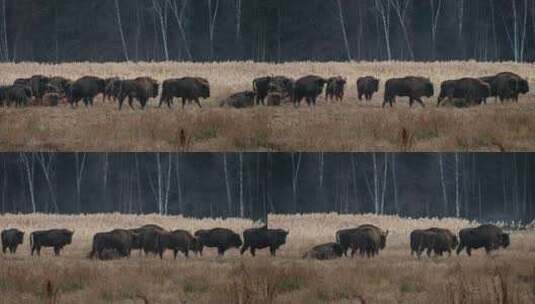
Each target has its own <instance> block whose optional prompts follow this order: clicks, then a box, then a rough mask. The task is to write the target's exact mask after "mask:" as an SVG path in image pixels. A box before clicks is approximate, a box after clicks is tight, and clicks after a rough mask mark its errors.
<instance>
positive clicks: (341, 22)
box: [336, 0, 351, 61]
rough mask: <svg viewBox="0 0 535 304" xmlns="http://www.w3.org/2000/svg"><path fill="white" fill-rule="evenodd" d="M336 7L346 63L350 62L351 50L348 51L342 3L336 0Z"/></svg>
mask: <svg viewBox="0 0 535 304" xmlns="http://www.w3.org/2000/svg"><path fill="white" fill-rule="evenodd" d="M336 6H337V7H338V20H339V21H340V29H341V30H342V37H343V38H344V45H345V50H346V56H347V61H351V50H350V49H349V42H348V40H347V33H346V25H345V22H344V13H343V8H342V3H341V2H340V0H336Z"/></svg>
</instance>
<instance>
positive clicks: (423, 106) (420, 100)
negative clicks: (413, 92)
mask: <svg viewBox="0 0 535 304" xmlns="http://www.w3.org/2000/svg"><path fill="white" fill-rule="evenodd" d="M415 100H416V101H417V102H418V103H420V105H421V106H422V108H425V104H424V102H423V101H422V99H421V98H415Z"/></svg>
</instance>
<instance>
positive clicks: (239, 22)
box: [236, 0, 241, 41]
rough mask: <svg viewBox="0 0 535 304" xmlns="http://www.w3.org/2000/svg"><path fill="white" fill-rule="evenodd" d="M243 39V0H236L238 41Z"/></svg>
mask: <svg viewBox="0 0 535 304" xmlns="http://www.w3.org/2000/svg"><path fill="white" fill-rule="evenodd" d="M240 40H241V0H236V41H240Z"/></svg>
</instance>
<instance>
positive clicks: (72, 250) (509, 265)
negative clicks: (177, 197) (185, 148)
mask: <svg viewBox="0 0 535 304" xmlns="http://www.w3.org/2000/svg"><path fill="white" fill-rule="evenodd" d="M269 221H270V226H271V227H274V228H275V227H280V228H284V229H289V230H290V234H289V237H288V242H287V244H286V245H285V246H283V247H282V248H281V250H279V251H278V256H277V257H275V258H271V257H269V256H268V252H266V251H265V250H261V251H260V252H259V253H258V254H257V257H256V258H252V257H251V256H249V255H245V256H243V257H239V253H238V250H235V249H232V250H230V251H229V252H227V255H226V256H225V257H223V258H218V257H216V256H215V252H214V251H213V249H207V250H206V254H205V256H203V257H191V258H189V259H185V258H183V257H182V256H180V257H179V258H178V259H177V260H176V261H174V260H172V257H171V256H170V255H169V252H168V255H167V256H165V257H164V260H163V261H162V260H160V259H158V258H153V257H142V256H138V254H137V252H134V253H133V255H132V257H131V258H130V259H123V260H115V261H104V262H100V261H91V260H88V259H86V258H85V255H86V254H87V253H88V251H89V249H90V246H91V237H92V235H93V234H94V233H95V232H97V231H105V230H110V229H112V228H116V227H136V226H139V225H141V224H146V223H155V224H159V225H161V226H163V227H164V228H168V229H171V228H183V229H188V230H191V231H193V230H196V229H199V228H201V227H202V228H209V227H215V226H223V227H228V228H231V229H233V230H235V231H240V232H241V231H242V230H243V229H245V228H248V227H250V225H251V223H250V222H249V221H246V220H240V219H227V220H211V219H204V220H195V219H187V218H182V217H171V216H168V217H161V216H157V215H146V216H135V215H119V214H98V215H87V216H59V215H58V216H55V215H4V216H0V227H2V228H5V227H17V228H20V229H23V230H25V231H27V234H26V239H25V243H24V244H23V246H22V247H20V248H19V251H18V253H17V254H16V255H15V256H7V255H0V294H1V295H2V296H1V297H0V303H36V302H40V303H361V300H364V301H365V303H430V302H433V303H437V304H438V303H533V302H534V301H535V268H534V266H533V265H535V233H534V232H527V231H524V232H515V233H513V235H512V240H511V241H512V246H511V247H510V248H508V249H507V250H505V251H500V252H497V253H496V254H494V255H493V256H491V257H489V256H486V255H484V253H483V252H477V253H476V254H475V255H474V256H473V257H471V258H469V257H467V256H466V255H462V256H459V257H457V256H452V257H451V258H432V259H428V258H422V259H421V260H418V259H417V258H415V257H411V256H410V255H409V247H408V234H409V233H410V231H411V230H413V229H416V228H426V227H429V226H440V227H445V228H449V229H451V230H453V231H455V232H457V231H458V230H459V229H461V228H464V227H468V226H471V225H474V223H469V222H467V221H464V220H459V219H442V220H438V219H402V218H399V217H394V216H374V215H355V216H353V215H336V214H315V215H302V216H283V215H272V216H270V217H269ZM362 223H374V224H376V225H378V226H380V227H382V228H384V229H388V230H390V235H389V238H388V241H387V248H386V249H385V250H384V251H382V252H381V255H380V256H379V257H377V258H375V259H370V260H368V259H363V258H354V259H350V258H341V259H338V260H335V261H327V262H319V261H309V260H302V259H301V255H302V254H303V252H304V251H305V250H306V249H307V248H309V247H311V246H312V245H315V244H319V243H321V242H326V241H332V240H333V239H334V233H335V231H336V230H337V229H340V228H344V227H349V226H355V225H358V224H362ZM53 227H66V228H70V229H74V230H75V234H74V240H73V244H72V245H71V246H69V247H66V249H64V252H63V255H62V256H61V257H58V258H56V257H52V256H51V252H50V251H49V250H43V253H42V254H43V256H41V257H30V256H29V249H28V234H29V232H30V231H32V230H35V229H45V228H53ZM47 286H48V287H47ZM52 298H55V301H54V300H53V299H52ZM51 299H52V300H51ZM359 299H360V300H359Z"/></svg>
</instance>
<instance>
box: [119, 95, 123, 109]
mask: <svg viewBox="0 0 535 304" xmlns="http://www.w3.org/2000/svg"><path fill="white" fill-rule="evenodd" d="M123 102H124V97H123V96H119V111H121V109H122V108H123Z"/></svg>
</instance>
